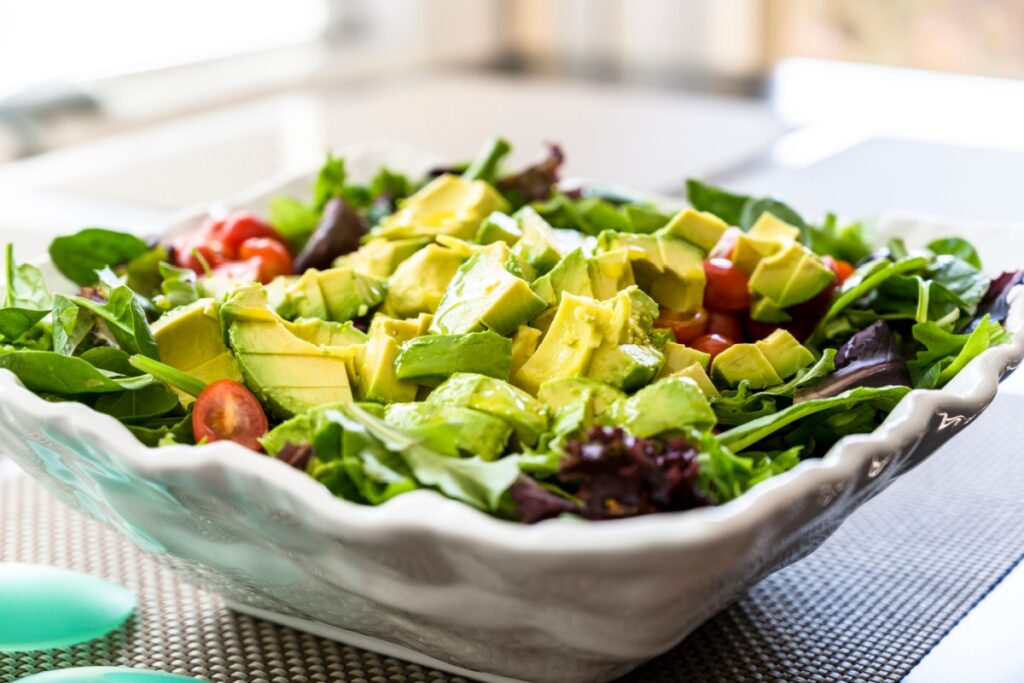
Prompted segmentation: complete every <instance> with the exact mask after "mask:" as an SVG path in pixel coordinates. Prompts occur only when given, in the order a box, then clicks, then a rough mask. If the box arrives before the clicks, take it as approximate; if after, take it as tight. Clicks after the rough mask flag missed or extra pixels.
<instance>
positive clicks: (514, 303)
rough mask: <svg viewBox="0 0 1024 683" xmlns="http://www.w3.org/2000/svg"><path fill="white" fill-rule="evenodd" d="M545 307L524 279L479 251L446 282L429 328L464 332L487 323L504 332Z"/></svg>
mask: <svg viewBox="0 0 1024 683" xmlns="http://www.w3.org/2000/svg"><path fill="white" fill-rule="evenodd" d="M546 307H547V305H546V304H545V303H544V300H543V299H541V298H540V297H539V296H537V295H536V294H534V293H533V290H531V289H530V286H529V285H528V284H526V281H525V280H523V279H521V278H518V277H516V276H515V275H513V274H512V273H510V272H508V270H506V269H505V266H504V265H503V264H502V263H501V262H500V261H498V260H497V259H495V258H494V257H492V256H489V255H488V254H486V253H483V252H480V253H477V254H474V255H473V256H472V257H471V258H470V259H469V260H468V261H466V262H465V263H464V264H462V266H461V267H460V268H459V270H458V272H457V273H456V274H455V277H454V278H452V281H451V282H450V283H449V284H448V288H447V289H446V290H445V293H444V296H443V297H441V303H440V304H439V305H438V307H437V311H436V313H435V314H434V322H433V324H432V325H431V326H430V331H431V332H433V333H435V334H465V333H467V332H476V331H478V330H482V329H484V328H485V327H487V328H490V329H492V330H494V331H495V332H497V333H498V334H503V335H508V334H512V332H514V331H515V329H516V328H517V327H519V326H520V325H522V324H523V323H525V322H528V321H530V320H531V319H532V318H534V317H535V316H537V315H538V314H540V313H541V312H542V311H543V310H544V309H545V308H546Z"/></svg>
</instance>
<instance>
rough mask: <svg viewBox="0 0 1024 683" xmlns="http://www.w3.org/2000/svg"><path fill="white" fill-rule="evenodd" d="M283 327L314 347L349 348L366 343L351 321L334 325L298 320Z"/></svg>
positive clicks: (364, 335)
mask: <svg viewBox="0 0 1024 683" xmlns="http://www.w3.org/2000/svg"><path fill="white" fill-rule="evenodd" d="M284 325H285V327H287V328H288V331H289V332H291V333H292V334H294V335H295V336H296V337H298V338H299V339H302V340H304V341H308V342H309V343H310V344H313V345H314V346H351V345H353V344H365V343H366V333H365V332H362V331H361V330H359V329H357V328H356V326H355V325H353V324H352V322H351V321H348V322H343V323H336V322H332V321H329V320H317V319H316V318H308V319H307V318H299V319H298V320H295V321H294V322H285V324H284Z"/></svg>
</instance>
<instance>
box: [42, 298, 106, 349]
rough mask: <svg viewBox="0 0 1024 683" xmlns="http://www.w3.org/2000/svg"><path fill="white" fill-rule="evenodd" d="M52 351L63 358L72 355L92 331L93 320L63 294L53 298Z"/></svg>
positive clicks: (90, 315)
mask: <svg viewBox="0 0 1024 683" xmlns="http://www.w3.org/2000/svg"><path fill="white" fill-rule="evenodd" d="M51 319H52V321H53V331H52V334H53V350H54V351H56V352H57V353H61V354H64V355H65V356H71V355H74V353H75V349H77V348H78V345H79V344H81V343H82V341H83V340H84V339H85V337H86V335H88V334H89V332H90V331H91V330H92V328H93V325H94V324H95V319H94V318H93V315H92V314H91V313H90V312H89V311H83V310H82V309H81V308H80V307H78V306H77V305H76V304H75V303H74V302H73V301H71V300H70V299H68V298H67V297H66V296H64V295H63V294H57V295H55V296H54V297H53V309H52V310H51Z"/></svg>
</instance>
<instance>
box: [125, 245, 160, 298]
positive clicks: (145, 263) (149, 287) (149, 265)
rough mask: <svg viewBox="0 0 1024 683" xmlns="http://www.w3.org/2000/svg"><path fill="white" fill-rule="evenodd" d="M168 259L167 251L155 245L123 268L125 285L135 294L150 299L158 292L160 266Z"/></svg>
mask: <svg viewBox="0 0 1024 683" xmlns="http://www.w3.org/2000/svg"><path fill="white" fill-rule="evenodd" d="M168 258H170V254H168V253H167V249H166V248H164V247H163V246H161V245H157V246H155V247H153V248H152V249H149V250H148V251H146V252H145V253H143V254H140V255H138V256H136V257H135V258H133V259H131V260H130V261H128V263H126V264H125V266H124V277H125V284H127V285H128V286H129V287H131V288H132V290H134V291H135V292H136V293H137V294H140V295H142V296H146V297H151V296H153V295H155V294H156V293H157V292H159V291H160V283H161V281H162V280H163V271H162V270H161V268H160V265H161V264H162V263H164V262H165V261H167V259H168Z"/></svg>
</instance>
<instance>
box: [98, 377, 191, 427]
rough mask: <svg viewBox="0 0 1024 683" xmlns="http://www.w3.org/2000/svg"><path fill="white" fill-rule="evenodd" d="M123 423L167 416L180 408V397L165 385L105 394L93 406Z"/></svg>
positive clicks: (151, 385) (153, 385) (152, 385)
mask: <svg viewBox="0 0 1024 683" xmlns="http://www.w3.org/2000/svg"><path fill="white" fill-rule="evenodd" d="M93 407H94V408H96V410H98V411H100V412H101V413H106V414H107V415H110V416H112V417H116V418H117V419H118V420H121V421H122V422H136V421H139V420H147V419H151V418H154V417H160V416H162V415H166V414H167V413H169V412H171V411H172V410H174V409H176V408H177V407H178V395H177V394H175V393H174V392H173V391H171V390H170V389H168V388H167V387H166V386H165V385H163V384H150V385H149V386H146V387H142V388H141V389H138V390H136V391H123V392H121V393H111V394H103V395H102V396H100V397H99V398H98V399H97V400H96V404H95V405H94V406H93Z"/></svg>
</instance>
